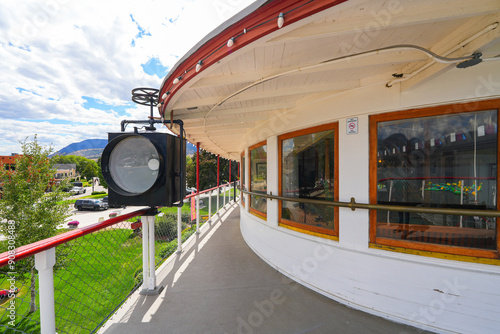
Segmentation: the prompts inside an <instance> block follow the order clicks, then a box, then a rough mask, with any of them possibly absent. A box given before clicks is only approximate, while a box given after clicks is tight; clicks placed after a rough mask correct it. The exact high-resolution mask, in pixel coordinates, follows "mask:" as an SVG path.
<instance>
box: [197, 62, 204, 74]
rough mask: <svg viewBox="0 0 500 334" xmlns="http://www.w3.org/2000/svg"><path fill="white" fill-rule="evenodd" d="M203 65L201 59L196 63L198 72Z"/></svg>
mask: <svg viewBox="0 0 500 334" xmlns="http://www.w3.org/2000/svg"><path fill="white" fill-rule="evenodd" d="M201 66H203V62H202V61H201V60H200V61H199V62H198V64H196V72H199V71H200V70H201Z"/></svg>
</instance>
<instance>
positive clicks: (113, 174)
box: [101, 132, 186, 207]
mask: <svg viewBox="0 0 500 334" xmlns="http://www.w3.org/2000/svg"><path fill="white" fill-rule="evenodd" d="M101 170H102V174H103V176H104V180H105V181H106V183H107V184H108V187H109V189H108V203H109V204H110V205H133V206H143V205H145V206H151V207H159V206H180V205H182V201H183V199H184V197H185V192H186V190H185V189H186V187H185V185H186V177H185V173H186V172H185V171H186V141H185V139H181V138H179V137H176V136H173V135H170V134H167V133H153V132H144V133H123V132H119V133H109V134H108V145H107V146H106V147H105V148H104V151H103V152H102V157H101ZM175 203H177V205H175Z"/></svg>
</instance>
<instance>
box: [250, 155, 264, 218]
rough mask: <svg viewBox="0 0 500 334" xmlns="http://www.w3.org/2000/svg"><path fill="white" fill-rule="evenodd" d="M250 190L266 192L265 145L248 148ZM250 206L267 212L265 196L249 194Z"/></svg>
mask: <svg viewBox="0 0 500 334" xmlns="http://www.w3.org/2000/svg"><path fill="white" fill-rule="evenodd" d="M250 164H251V167H250V190H251V191H252V192H256V193H262V194H266V193H267V145H263V146H260V147H257V148H254V149H252V150H250ZM250 207H251V208H253V209H255V210H257V211H259V212H261V213H264V214H265V213H267V202H266V198H265V197H261V196H255V195H252V196H250Z"/></svg>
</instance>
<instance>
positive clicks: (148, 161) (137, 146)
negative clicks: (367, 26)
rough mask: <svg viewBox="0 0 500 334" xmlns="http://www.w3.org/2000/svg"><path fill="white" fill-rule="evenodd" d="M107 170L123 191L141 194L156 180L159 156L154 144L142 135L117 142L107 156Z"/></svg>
mask: <svg viewBox="0 0 500 334" xmlns="http://www.w3.org/2000/svg"><path fill="white" fill-rule="evenodd" d="M109 167H110V168H109V172H110V175H111V177H112V178H113V180H114V181H115V183H116V184H117V185H118V186H119V187H120V188H121V189H123V190H124V191H127V192H129V193H132V194H142V193H143V192H145V191H147V190H149V189H150V188H151V187H152V186H153V185H154V184H155V182H156V180H157V178H158V175H159V169H160V158H159V155H158V151H157V150H156V148H155V146H154V145H153V144H152V143H151V142H150V141H149V140H147V139H146V138H144V137H139V136H137V137H129V138H126V139H124V140H122V141H121V142H119V143H118V144H117V145H116V146H115V148H114V149H113V151H112V152H111V154H110V156H109Z"/></svg>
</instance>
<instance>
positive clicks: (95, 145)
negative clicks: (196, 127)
mask: <svg viewBox="0 0 500 334" xmlns="http://www.w3.org/2000/svg"><path fill="white" fill-rule="evenodd" d="M107 144H108V140H107V139H86V140H84V141H81V142H79V143H73V144H70V145H68V146H66V147H65V148H63V149H61V150H59V151H57V152H56V153H54V154H52V156H54V155H78V156H82V157H85V158H88V159H99V157H100V156H101V154H102V151H103V150H104V148H105V147H106V145H107ZM192 154H196V146H195V145H193V144H191V143H190V142H187V143H186V155H192Z"/></svg>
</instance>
